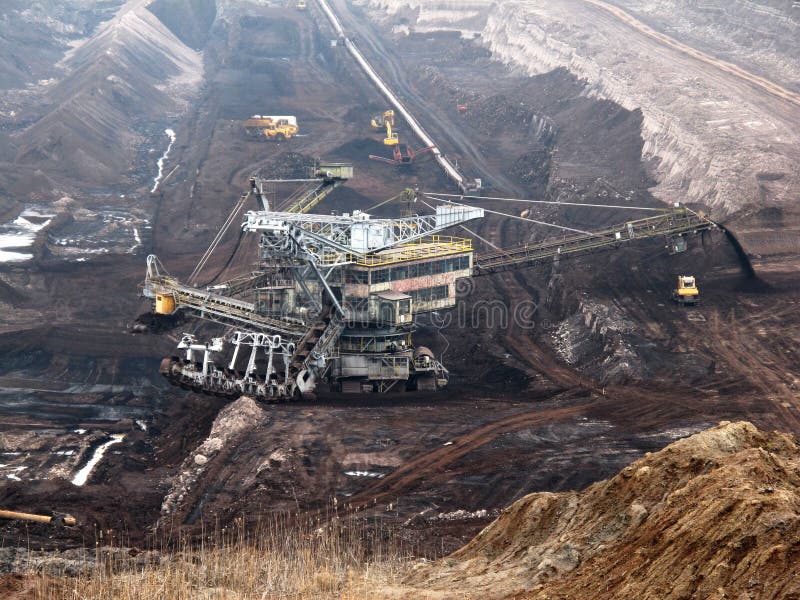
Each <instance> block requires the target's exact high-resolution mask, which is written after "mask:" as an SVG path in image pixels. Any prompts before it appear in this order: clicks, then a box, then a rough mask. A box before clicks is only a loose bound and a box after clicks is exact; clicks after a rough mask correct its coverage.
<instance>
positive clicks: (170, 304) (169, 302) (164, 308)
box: [156, 294, 175, 315]
mask: <svg viewBox="0 0 800 600" xmlns="http://www.w3.org/2000/svg"><path fill="white" fill-rule="evenodd" d="M174 312H175V298H174V297H172V296H169V295H167V294H156V314H159V315H171V314H172V313H174Z"/></svg>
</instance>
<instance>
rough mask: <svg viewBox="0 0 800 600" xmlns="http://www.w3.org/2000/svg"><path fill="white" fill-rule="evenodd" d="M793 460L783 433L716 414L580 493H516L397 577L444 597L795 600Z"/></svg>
mask: <svg viewBox="0 0 800 600" xmlns="http://www.w3.org/2000/svg"><path fill="white" fill-rule="evenodd" d="M799 467H800V448H799V447H798V445H797V442H796V440H795V439H794V438H793V437H792V436H790V435H786V434H781V433H765V432H762V431H759V430H758V429H756V428H755V427H754V426H753V425H751V424H750V423H746V422H738V423H728V422H723V423H721V424H720V425H719V426H717V427H714V428H712V429H709V430H707V431H704V432H701V433H698V434H696V435H693V436H691V437H688V438H685V439H682V440H679V441H677V442H675V443H673V444H671V445H669V446H667V447H666V448H665V449H664V450H661V451H660V452H657V453H654V454H652V455H647V456H645V458H643V459H641V460H639V461H637V462H635V463H633V464H631V465H630V466H628V467H626V468H625V469H624V470H623V471H622V472H621V473H619V474H618V475H616V476H615V477H613V478H612V479H609V480H606V481H602V482H599V483H596V484H594V485H592V486H590V487H588V488H587V489H585V490H583V491H581V492H570V493H560V494H552V493H537V494H531V495H529V496H526V497H525V498H523V499H522V500H519V501H518V502H516V503H514V504H513V505H511V506H510V507H509V508H507V509H506V510H505V511H504V512H503V514H502V515H501V516H500V517H499V518H498V519H497V520H496V521H495V522H493V523H492V524H491V525H489V526H488V527H487V528H486V529H484V530H483V531H482V532H481V533H480V534H479V535H478V536H477V537H475V538H474V539H473V540H472V541H471V542H470V543H469V544H467V545H466V546H465V547H464V548H462V549H461V550H459V551H458V552H456V553H455V554H453V555H451V556H450V557H448V558H446V559H443V560H442V561H440V562H438V563H435V564H433V565H427V566H426V565H423V566H420V567H419V568H418V570H417V572H416V573H415V574H414V575H412V576H411V578H410V580H409V583H410V584H412V585H414V586H418V587H419V588H420V589H426V590H431V591H430V592H429V595H428V596H427V597H444V598H446V597H456V595H455V593H456V591H458V590H461V591H464V590H469V591H470V593H471V594H475V595H476V596H480V597H482V598H506V597H510V596H512V595H513V594H518V595H517V596H515V597H526V598H528V597H530V598H776V597H782V598H794V597H798V596H797V595H798V594H800V560H798V558H799V557H800V471H798V468H799ZM435 590H439V592H437V591H435ZM448 594H449V595H448ZM409 597H411V596H409ZM416 597H426V596H424V595H422V596H416ZM458 597H461V596H458Z"/></svg>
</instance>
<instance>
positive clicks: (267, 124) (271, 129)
mask: <svg viewBox="0 0 800 600" xmlns="http://www.w3.org/2000/svg"><path fill="white" fill-rule="evenodd" d="M242 125H243V126H244V129H245V131H246V132H247V133H248V134H249V135H252V136H254V137H262V136H263V137H264V138H265V139H268V140H273V141H278V142H279V141H282V140H289V139H291V138H293V137H294V136H296V135H297V133H298V131H299V128H298V127H297V117H295V116H292V115H286V116H275V115H253V116H252V117H250V118H249V119H247V120H246V121H244V122H243V123H242Z"/></svg>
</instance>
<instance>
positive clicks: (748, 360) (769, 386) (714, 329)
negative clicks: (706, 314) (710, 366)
mask: <svg viewBox="0 0 800 600" xmlns="http://www.w3.org/2000/svg"><path fill="white" fill-rule="evenodd" d="M778 314H780V313H778ZM756 322H758V323H761V322H763V321H762V318H757V321H756ZM708 323H709V326H708V331H707V333H708V335H710V339H708V342H707V343H708V347H709V353H711V354H715V355H717V356H719V357H720V358H721V359H722V360H724V361H725V363H726V364H727V365H728V366H729V367H730V368H731V369H732V370H734V371H735V372H736V373H737V374H738V375H739V376H740V377H741V378H742V379H743V380H745V381H747V382H748V383H750V384H751V385H752V386H753V387H754V388H755V389H757V390H759V391H760V392H761V393H762V394H763V399H764V400H765V401H768V402H770V403H771V404H772V406H773V408H774V410H775V411H776V412H777V413H778V414H779V415H780V417H781V419H782V420H783V422H784V423H785V424H786V426H787V427H790V428H791V430H792V431H794V432H796V433H797V432H800V412H799V411H798V408H800V392H798V391H793V390H792V389H791V387H790V385H789V384H787V382H786V381H785V380H784V379H783V378H782V377H781V376H780V375H779V374H778V373H777V369H778V367H779V366H780V365H781V364H783V366H784V369H783V370H784V372H785V373H793V371H792V370H791V369H792V365H788V364H785V363H786V361H783V360H781V359H779V358H778V357H777V356H776V355H775V353H774V352H772V351H771V350H770V349H768V348H767V347H766V346H765V345H764V344H763V343H761V342H760V340H759V339H758V337H759V336H758V332H756V331H753V330H752V328H751V327H749V326H748V322H747V320H739V321H737V320H736V314H735V310H734V309H731V312H730V319H729V326H726V325H725V322H724V320H723V317H722V316H721V315H720V312H719V309H714V311H713V313H712V314H711V315H710V318H709V319H708ZM772 339H773V342H775V341H776V340H775V339H774V338H772ZM795 377H796V376H795Z"/></svg>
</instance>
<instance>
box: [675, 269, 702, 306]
mask: <svg viewBox="0 0 800 600" xmlns="http://www.w3.org/2000/svg"><path fill="white" fill-rule="evenodd" d="M672 300H673V301H674V302H677V303H678V304H681V305H683V306H694V305H695V304H700V290H698V289H697V282H696V281H695V279H694V276H693V275H678V287H676V288H675V289H674V290H672Z"/></svg>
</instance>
